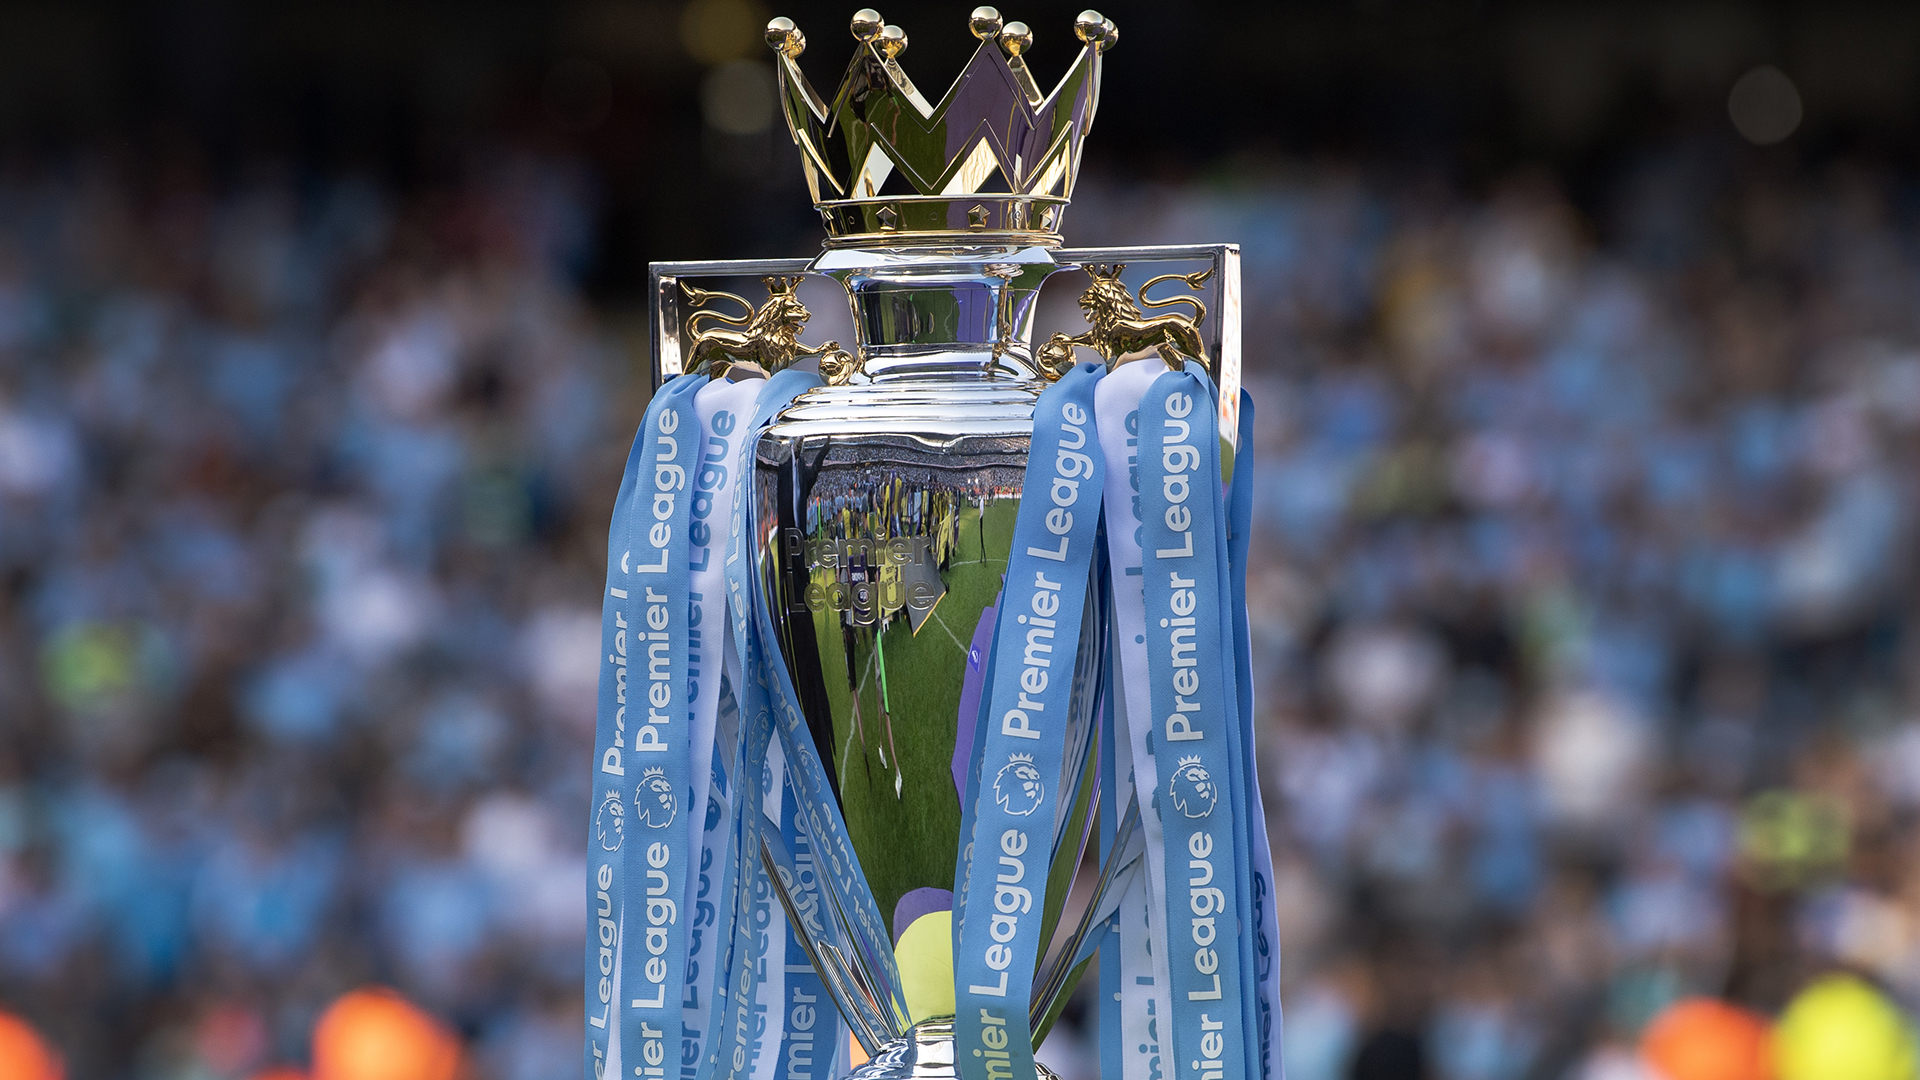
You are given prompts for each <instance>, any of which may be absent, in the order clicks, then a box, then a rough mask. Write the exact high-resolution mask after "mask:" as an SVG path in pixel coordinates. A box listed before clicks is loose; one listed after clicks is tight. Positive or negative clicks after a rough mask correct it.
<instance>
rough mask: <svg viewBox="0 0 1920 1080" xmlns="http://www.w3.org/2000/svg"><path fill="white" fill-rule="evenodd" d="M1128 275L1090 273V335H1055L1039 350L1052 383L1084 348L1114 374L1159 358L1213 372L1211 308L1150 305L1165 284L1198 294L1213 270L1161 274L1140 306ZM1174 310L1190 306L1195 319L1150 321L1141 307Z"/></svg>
mask: <svg viewBox="0 0 1920 1080" xmlns="http://www.w3.org/2000/svg"><path fill="white" fill-rule="evenodd" d="M1125 269H1126V264H1124V263H1121V264H1117V265H1115V266H1113V267H1111V268H1108V267H1100V266H1089V267H1088V268H1087V274H1088V276H1090V277H1091V278H1092V279H1093V284H1091V285H1089V286H1087V291H1086V292H1083V293H1081V294H1080V310H1081V311H1082V312H1083V313H1085V315H1086V317H1087V323H1088V324H1089V326H1090V327H1091V329H1089V330H1088V331H1087V332H1086V333H1084V334H1077V335H1074V336H1072V337H1068V336H1067V335H1066V334H1055V335H1053V336H1052V337H1050V338H1048V339H1047V341H1046V344H1044V345H1042V346H1040V350H1039V353H1038V355H1037V359H1038V361H1039V363H1040V367H1041V370H1042V371H1043V372H1045V373H1046V375H1047V377H1048V378H1051V379H1058V378H1059V377H1060V376H1062V375H1064V374H1066V373H1067V371H1069V370H1070V369H1071V368H1072V367H1073V347H1074V346H1075V345H1084V346H1086V347H1087V348H1089V349H1092V350H1093V351H1094V352H1097V353H1099V354H1100V357H1101V359H1103V360H1105V361H1106V362H1107V368H1108V369H1109V370H1111V369H1113V368H1116V367H1118V366H1120V365H1121V364H1124V363H1126V362H1127V361H1129V360H1138V359H1140V358H1142V357H1144V356H1147V355H1148V354H1151V353H1156V352H1157V353H1159V354H1160V358H1161V359H1162V360H1165V361H1166V362H1167V363H1168V365H1170V366H1177V365H1178V364H1179V363H1180V362H1181V360H1182V358H1192V359H1194V360H1197V361H1199V362H1200V366H1201V367H1204V368H1206V369H1207V370H1208V371H1209V372H1211V371H1212V370H1213V364H1212V362H1211V361H1209V360H1208V359H1207V346H1206V343H1205V342H1204V341H1202V340H1201V339H1200V322H1201V320H1203V319H1205V318H1206V317H1207V307H1206V305H1205V304H1203V303H1201V302H1200V300H1199V298H1198V297H1193V296H1166V297H1162V298H1160V299H1158V300H1149V299H1147V290H1148V289H1151V288H1153V287H1154V286H1155V285H1158V284H1160V283H1161V282H1163V281H1181V282H1185V283H1186V286H1187V288H1189V289H1195V290H1197V289H1199V288H1200V286H1202V285H1204V284H1205V283H1206V281H1207V279H1208V278H1210V277H1212V276H1213V270H1212V269H1211V268H1209V269H1206V270H1200V271H1196V272H1194V273H1191V274H1162V275H1160V276H1159V277H1156V278H1151V279H1149V280H1148V281H1147V283H1146V284H1145V285H1142V286H1140V291H1139V293H1138V294H1137V295H1138V297H1139V303H1138V304H1136V303H1135V302H1134V296H1135V295H1136V294H1129V293H1128V292H1127V287H1126V286H1125V285H1122V284H1121V283H1120V271H1122V270H1125ZM1170 304H1188V305H1191V306H1192V308H1193V314H1192V315H1191V316H1188V315H1175V314H1167V315H1155V316H1153V317H1151V318H1149V317H1147V316H1145V315H1144V314H1143V313H1142V312H1141V310H1140V309H1141V308H1142V307H1150V308H1153V307H1166V306H1168V305H1170Z"/></svg>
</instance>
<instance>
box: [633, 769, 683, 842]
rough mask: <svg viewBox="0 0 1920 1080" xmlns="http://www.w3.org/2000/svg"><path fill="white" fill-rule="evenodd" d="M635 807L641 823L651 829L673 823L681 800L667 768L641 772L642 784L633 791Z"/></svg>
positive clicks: (661, 827) (662, 827)
mask: <svg viewBox="0 0 1920 1080" xmlns="http://www.w3.org/2000/svg"><path fill="white" fill-rule="evenodd" d="M633 809H634V813H635V815H636V816H637V817H638V818H639V819H640V824H642V825H645V826H646V827H647V828H649V829H664V828H666V827H667V826H669V825H671V824H673V819H674V816H675V815H676V814H678V813H679V812H680V800H679V799H678V798H677V797H676V796H675V795H674V793H673V785H672V784H671V783H668V782H667V773H666V770H664V769H661V768H659V767H657V766H656V767H654V768H651V769H648V770H647V771H646V772H643V773H641V774H640V786H639V787H638V788H637V789H635V790H634V793H633Z"/></svg>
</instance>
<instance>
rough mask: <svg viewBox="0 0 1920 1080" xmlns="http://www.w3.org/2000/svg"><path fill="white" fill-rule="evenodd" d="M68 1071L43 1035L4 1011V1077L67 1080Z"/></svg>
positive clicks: (0, 1033) (0, 1052)
mask: <svg viewBox="0 0 1920 1080" xmlns="http://www.w3.org/2000/svg"><path fill="white" fill-rule="evenodd" d="M66 1075H67V1073H66V1070H65V1069H63V1068H61V1066H60V1057H59V1055H57V1054H55V1053H54V1052H53V1048H52V1047H50V1046H48V1045H47V1044H46V1042H45V1040H43V1039H41V1038H40V1033H39V1032H37V1031H35V1030H33V1026H32V1025H31V1024H28V1023H27V1022H26V1021H25V1020H22V1019H20V1018H19V1017H17V1016H14V1015H12V1014H11V1013H4V1012H0V1078H4V1080H65V1077H66Z"/></svg>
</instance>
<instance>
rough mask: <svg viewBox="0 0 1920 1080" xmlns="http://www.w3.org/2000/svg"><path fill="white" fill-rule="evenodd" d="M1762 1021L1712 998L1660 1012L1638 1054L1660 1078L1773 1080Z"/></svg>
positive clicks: (1642, 1038)
mask: <svg viewBox="0 0 1920 1080" xmlns="http://www.w3.org/2000/svg"><path fill="white" fill-rule="evenodd" d="M1767 1034H1768V1033H1767V1022H1766V1020H1765V1019H1763V1018H1761V1017H1759V1016H1756V1015H1755V1014H1753V1013H1750V1012H1748V1011H1747V1010H1745V1009H1741V1008H1737V1007H1735V1006H1732V1005H1729V1004H1727V1003H1726V1002H1724V1001H1715V1000H1713V999H1711V998H1686V999H1683V1000H1681V1001H1676V1002H1674V1003H1673V1004H1672V1005H1669V1006H1667V1007H1666V1008H1665V1009H1663V1010H1661V1012H1660V1014H1659V1015H1658V1016H1655V1017H1654V1018H1653V1020H1652V1022H1651V1023H1649V1024H1648V1025H1647V1029H1646V1031H1645V1032H1644V1033H1643V1034H1642V1035H1641V1036H1640V1056H1641V1057H1642V1058H1643V1059H1644V1060H1645V1061H1646V1063H1647V1065H1648V1066H1649V1067H1650V1068H1651V1069H1653V1071H1654V1072H1656V1073H1658V1074H1659V1075H1660V1076H1661V1077H1663V1078H1664V1080H1772V1077H1773V1065H1772V1055H1771V1053H1770V1047H1769V1045H1768V1038H1767Z"/></svg>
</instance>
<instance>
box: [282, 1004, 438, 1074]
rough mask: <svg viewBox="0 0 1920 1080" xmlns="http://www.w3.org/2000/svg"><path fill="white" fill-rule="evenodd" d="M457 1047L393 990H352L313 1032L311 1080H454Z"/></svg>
mask: <svg viewBox="0 0 1920 1080" xmlns="http://www.w3.org/2000/svg"><path fill="white" fill-rule="evenodd" d="M459 1064H460V1041H459V1039H458V1038H456V1037H455V1036H454V1034H453V1032H451V1031H449V1030H447V1029H446V1027H445V1026H443V1025H442V1024H441V1023H440V1022H439V1021H437V1020H435V1019H434V1018H433V1017H431V1016H429V1015H427V1014H426V1013H425V1012H422V1011H421V1010H420V1009H419V1008H418V1007H416V1006H415V1005H414V1004H413V1003H412V1002H410V1001H408V1000H407V999H405V998H403V997H401V996H400V995H399V994H396V993H394V992H393V991H391V990H388V989H385V988H381V987H373V988H369V989H364V990H355V991H353V992H352V993H350V994H347V995H345V996H343V997H341V998H340V1000H338V1001H336V1002H334V1003H333V1004H332V1005H329V1006H328V1007H327V1011H326V1012H324V1013H321V1014H320V1021H319V1023H317V1024H315V1025H314V1028H313V1080H453V1076H454V1073H455V1072H456V1071H457V1070H458V1068H459Z"/></svg>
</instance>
